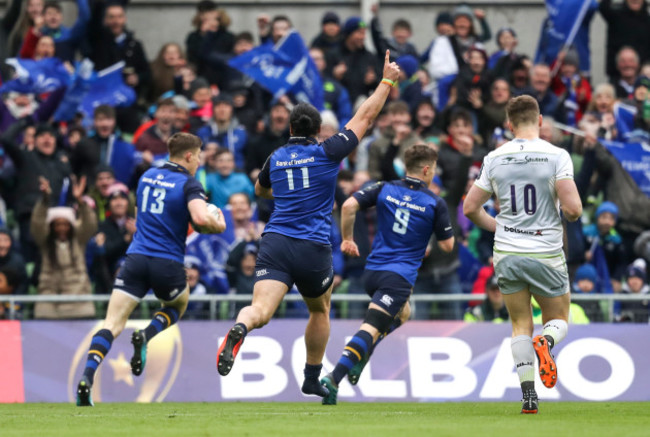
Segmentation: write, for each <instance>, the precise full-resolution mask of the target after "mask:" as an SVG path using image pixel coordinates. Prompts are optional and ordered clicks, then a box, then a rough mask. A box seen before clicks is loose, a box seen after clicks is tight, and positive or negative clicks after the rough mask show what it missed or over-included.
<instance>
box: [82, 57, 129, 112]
mask: <svg viewBox="0 0 650 437" xmlns="http://www.w3.org/2000/svg"><path fill="white" fill-rule="evenodd" d="M123 68H124V62H118V63H117V64H114V65H112V66H110V67H108V68H105V69H103V70H102V71H99V72H97V74H96V75H94V76H93V78H92V79H91V83H90V88H89V89H88V92H87V93H86V95H85V96H84V98H83V100H82V102H81V106H80V108H79V111H80V112H81V113H82V114H83V115H84V118H85V119H86V120H92V118H93V112H94V111H95V108H96V107H97V106H99V105H110V106H114V107H122V106H131V105H132V104H133V102H135V97H136V96H135V91H134V90H133V88H131V87H130V86H128V85H127V84H125V83H124V80H123V79H122V69H123Z"/></svg>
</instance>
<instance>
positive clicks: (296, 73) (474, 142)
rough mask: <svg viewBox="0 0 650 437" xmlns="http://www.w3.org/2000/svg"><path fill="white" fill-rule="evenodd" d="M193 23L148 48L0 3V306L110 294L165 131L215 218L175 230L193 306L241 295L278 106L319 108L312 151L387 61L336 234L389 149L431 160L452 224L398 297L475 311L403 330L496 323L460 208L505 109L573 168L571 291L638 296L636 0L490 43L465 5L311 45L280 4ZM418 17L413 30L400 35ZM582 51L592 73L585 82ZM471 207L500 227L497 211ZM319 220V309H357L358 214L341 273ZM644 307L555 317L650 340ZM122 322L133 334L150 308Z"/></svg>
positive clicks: (642, 288) (581, 7)
mask: <svg viewBox="0 0 650 437" xmlns="http://www.w3.org/2000/svg"><path fill="white" fill-rule="evenodd" d="M188 4H190V3H188ZM191 5H192V7H195V10H194V16H193V17H190V19H187V20H185V21H182V22H181V19H180V18H177V17H175V16H174V14H167V15H165V16H166V17H168V19H169V20H170V21H169V25H167V24H168V23H166V22H164V21H163V22H158V23H155V24H154V23H152V22H151V20H144V19H143V21H144V22H146V26H142V28H143V32H145V33H146V34H147V35H148V36H151V35H156V38H155V39H156V40H161V41H162V40H166V39H168V40H170V41H178V40H183V41H184V42H183V43H176V42H165V43H163V44H161V45H160V46H159V47H156V49H155V50H151V49H149V50H145V48H144V46H143V43H142V41H141V40H140V39H139V38H138V34H137V33H134V32H133V31H132V30H131V29H132V28H138V29H140V27H138V23H137V22H132V21H131V20H130V19H129V7H130V6H129V5H128V1H125V0H123V1H113V0H110V1H104V0H76V2H73V1H66V2H58V1H43V0H28V1H20V0H8V1H7V3H6V8H5V11H4V16H3V18H2V19H0V58H1V59H0V62H2V65H1V68H0V73H1V75H2V86H1V87H0V94H1V95H2V100H1V101H0V184H1V185H0V187H1V188H0V196H1V197H0V294H17V295H22V294H40V295H52V294H66V295H84V294H93V293H94V294H107V293H110V291H111V287H112V281H113V278H114V277H115V274H116V272H117V271H118V269H119V268H120V265H121V262H122V260H123V258H124V255H125V252H126V249H127V247H128V245H129V243H130V241H131V239H132V236H133V234H134V232H135V230H136V229H135V219H134V217H135V208H136V205H135V202H134V190H135V189H136V186H137V181H138V178H139V176H140V175H142V173H143V172H144V171H146V169H147V168H149V167H150V166H152V165H159V164H160V163H161V162H164V160H165V159H166V140H167V139H168V138H169V137H170V136H171V135H172V134H174V133H175V132H179V131H184V132H191V133H194V134H196V135H198V136H199V137H201V139H202V140H203V143H204V148H203V153H202V160H203V166H202V167H201V168H200V169H199V172H198V173H197V176H196V177H197V179H198V180H199V181H200V182H201V183H202V184H203V186H204V187H205V190H206V192H207V193H208V195H209V201H210V202H211V203H214V204H215V205H217V206H219V207H220V208H223V209H224V211H225V215H226V219H227V222H228V230H227V231H226V232H225V233H224V234H220V235H213V236H211V235H201V234H198V233H195V232H192V231H191V230H188V246H187V256H186V260H185V261H186V269H187V275H188V282H189V284H190V287H191V292H192V294H193V295H207V294H243V295H246V294H250V293H252V289H253V284H254V268H255V260H256V254H257V248H258V241H259V239H260V237H261V234H262V231H263V229H264V223H265V221H266V220H268V217H269V215H270V213H271V211H272V209H273V203H272V201H266V200H263V199H256V198H255V195H254V190H253V184H254V182H255V180H256V178H257V174H258V173H259V171H260V169H261V167H262V166H263V164H264V162H265V161H266V159H267V157H268V156H269V155H270V154H271V152H272V151H273V150H274V149H275V148H277V147H280V146H282V145H284V144H286V143H287V140H288V138H289V130H288V122H289V113H290V111H291V108H292V106H293V105H294V104H295V103H297V102H298V101H300V100H308V101H310V102H311V103H312V104H314V105H315V106H317V107H318V108H319V109H320V110H322V118H323V126H322V130H321V133H320V138H319V140H320V141H323V140H325V139H327V138H329V137H330V136H331V135H333V134H335V133H336V132H338V130H339V129H341V128H342V127H343V126H344V125H345V123H346V122H347V121H348V120H349V119H350V118H351V117H352V115H353V114H354V111H355V109H356V108H357V107H358V106H359V104H360V102H362V101H363V100H364V99H365V98H366V97H367V96H368V95H369V93H371V92H372V91H373V90H374V88H375V87H376V86H377V84H378V83H379V81H380V80H381V68H382V62H383V56H384V53H385V51H386V50H387V49H389V50H390V51H391V59H392V60H394V61H395V62H397V63H398V64H399V66H400V68H401V71H402V73H401V77H400V81H399V84H397V85H396V86H395V87H394V88H393V89H392V92H391V96H390V98H389V102H388V103H387V104H386V106H385V108H384V110H383V111H382V113H381V114H380V115H379V117H378V118H377V120H376V122H375V125H374V127H373V128H372V129H371V130H369V132H368V134H367V136H366V137H365V138H363V139H362V140H361V143H360V145H359V147H358V148H357V150H356V151H355V153H353V154H351V155H350V156H349V157H347V158H346V159H345V160H344V161H343V163H342V166H341V170H340V173H339V178H338V186H337V191H336V201H335V204H334V205H333V213H334V216H335V218H337V219H338V210H339V208H340V206H341V205H342V203H343V202H344V201H345V200H346V198H347V197H348V196H350V195H351V194H352V193H353V192H354V191H356V190H359V189H361V188H362V187H363V186H364V185H365V184H367V183H370V182H372V181H377V180H391V179H396V178H400V177H403V176H404V166H403V162H402V156H403V153H404V150H405V149H406V148H408V147H409V146H411V145H413V144H428V145H430V146H431V147H434V148H436V149H437V150H438V152H439V160H438V175H437V176H436V178H435V179H434V180H433V181H432V183H431V188H432V190H434V191H435V192H436V193H437V194H440V195H441V196H442V197H443V198H444V199H445V201H446V202H447V204H448V206H449V208H450V210H451V211H456V212H457V213H455V214H452V218H453V225H454V229H455V231H456V240H457V244H456V247H455V249H454V251H453V252H452V253H450V254H445V253H442V252H440V251H439V250H437V249H436V248H437V245H436V244H434V243H435V242H433V241H432V242H431V246H430V247H431V250H430V251H428V253H427V256H426V257H425V259H424V261H423V265H422V268H421V270H420V273H419V277H418V281H417V283H416V285H415V287H414V293H415V294H417V295H419V294H431V293H438V294H441V293H445V294H446V293H451V294H459V295H460V294H463V293H486V295H487V297H486V299H485V300H479V301H476V302H469V303H464V302H460V301H459V302H446V303H424V302H420V303H417V304H416V305H415V311H414V315H413V316H414V317H415V318H417V319H451V320H462V319H464V320H466V321H494V322H499V321H504V320H507V318H508V314H507V311H506V310H505V307H504V305H503V302H502V300H501V295H500V293H499V292H498V286H497V284H496V282H495V280H494V277H493V274H494V269H493V268H492V255H491V254H492V245H493V240H494V235H493V234H490V233H488V232H485V231H482V230H480V229H477V228H476V227H474V226H473V225H472V223H471V222H469V221H468V220H467V219H466V218H465V217H464V216H463V215H462V203H463V198H464V195H465V194H466V193H467V190H468V189H469V188H470V187H471V185H472V183H473V181H474V179H475V178H476V177H477V176H478V174H479V170H480V167H481V162H482V159H483V157H484V156H485V155H486V154H487V153H489V152H490V151H491V150H494V149H495V148H497V147H499V146H501V145H502V144H504V143H505V142H507V141H508V140H509V139H511V138H512V137H511V133H510V132H509V131H508V129H507V128H506V126H505V105H506V103H507V101H508V99H509V98H510V97H513V96H518V95H522V94H528V95H532V96H534V97H535V98H536V99H537V100H538V102H539V104H540V108H541V111H542V114H543V115H544V125H543V126H542V130H541V137H542V138H543V139H545V140H547V141H549V142H551V143H553V144H555V145H557V146H560V147H563V148H565V149H566V150H567V151H568V152H569V153H570V154H571V156H572V158H573V161H574V167H575V179H576V183H577V185H578V189H579V192H580V194H581V196H582V200H583V204H584V206H585V209H584V211H585V212H584V215H583V217H582V220H581V221H578V222H577V223H566V244H565V248H566V254H567V261H568V266H569V273H570V277H571V281H572V291H573V292H574V293H575V294H589V293H594V294H595V293H621V294H635V295H642V294H648V293H649V292H650V287H649V286H648V280H647V268H646V266H647V263H648V262H649V261H650V146H648V143H649V142H650V95H649V90H650V13H649V12H648V5H647V4H646V1H645V0H625V1H622V2H614V1H611V0H602V1H600V2H598V1H595V0H564V1H558V0H547V1H546V6H547V11H548V13H547V15H548V16H547V17H546V19H545V20H544V21H543V22H534V23H533V22H530V23H524V22H521V21H518V22H517V23H512V26H511V27H500V28H495V26H494V25H493V24H491V21H492V20H491V18H492V17H491V16H490V14H489V13H487V12H486V11H485V10H482V9H476V8H473V7H470V6H469V5H466V4H459V5H457V6H454V7H452V8H449V9H448V10H441V9H440V8H439V7H438V8H437V9H436V11H435V12H434V11H433V10H429V8H428V7H427V5H426V4H424V3H423V4H422V7H421V10H420V11H419V13H418V16H417V17H413V16H409V15H404V16H403V17H401V18H400V17H399V11H397V12H396V11H395V9H394V8H393V9H392V13H391V17H392V18H391V19H389V20H386V19H385V16H386V14H384V13H382V10H381V9H380V7H379V5H378V4H373V5H372V6H371V8H370V12H369V14H370V15H369V19H368V20H363V19H362V18H361V17H360V16H358V15H355V14H342V13H340V12H338V11H337V9H336V8H334V7H332V8H331V10H329V11H327V12H325V13H323V14H322V16H321V17H320V20H319V23H320V28H319V29H313V32H312V33H311V34H309V35H303V34H301V33H300V32H298V31H297V29H296V27H300V26H297V23H293V22H292V19H291V18H290V16H291V15H292V14H291V13H290V12H293V11H286V10H283V9H282V8H279V9H278V11H277V12H278V13H277V15H272V14H266V13H261V14H257V13H256V16H255V25H254V26H250V28H248V29H245V30H243V31H242V30H241V29H242V28H243V27H244V26H243V25H242V23H243V22H250V20H249V19H248V18H249V16H250V14H251V11H247V12H246V13H245V14H244V13H239V12H241V9H240V8H234V7H233V8H232V10H230V9H229V8H228V7H227V4H226V6H222V5H221V4H220V3H219V2H217V3H215V2H213V1H211V0H203V1H201V2H198V3H191ZM254 6H255V5H253V4H252V3H251V6H250V8H252V9H254ZM321 6H322V5H321ZM306 7H308V6H306ZM169 8H170V9H173V8H174V6H170V7H169ZM344 9H345V8H344ZM319 10H322V7H321V8H320V9H319ZM302 12H304V11H302ZM285 13H286V15H285ZM244 15H245V16H246V20H244ZM156 16H157V15H156ZM424 16H426V17H427V18H426V21H427V22H428V23H429V24H428V25H426V26H421V25H420V24H419V25H418V26H417V27H415V26H414V24H413V23H414V22H417V23H422V20H423V17H424ZM518 16H519V19H520V20H521V15H518ZM595 17H600V18H602V19H603V20H604V21H605V29H606V35H605V46H604V47H603V46H602V45H597V46H594V45H593V44H591V43H590V38H589V36H590V24H591V22H592V20H593V19H594V18H595ZM600 18H599V19H600ZM499 21H501V22H502V21H503V20H502V16H500V17H499ZM294 25H296V27H294ZM132 26H133V27H132ZM530 26H535V28H536V32H537V29H539V39H538V41H537V44H536V45H535V46H530V47H523V46H521V45H520V44H519V40H518V31H517V30H516V29H521V28H526V27H530ZM178 28H184V29H186V31H185V36H184V37H182V36H179V35H175V34H174V35H170V30H171V29H173V30H175V29H178ZM235 28H236V29H240V30H238V31H231V30H230V29H235ZM527 34H530V30H527ZM150 39H151V38H150ZM416 39H417V41H420V42H421V41H426V44H421V43H415V41H416ZM529 45H530V44H529ZM592 54H595V55H594V56H593V58H594V59H603V60H604V62H603V63H598V64H596V63H595V62H593V61H592ZM594 78H598V80H595V79H594ZM271 79H273V80H271ZM485 208H486V210H487V211H488V212H489V213H490V214H492V215H496V214H498V212H499V204H498V201H497V200H496V199H493V200H491V201H490V202H488V204H486V205H485ZM336 223H338V222H337V220H335V224H334V225H333V227H332V235H331V241H332V245H333V248H334V266H335V273H336V277H335V293H348V294H363V293H365V292H364V289H363V284H362V282H361V274H362V272H363V267H364V263H365V257H366V256H367V255H368V253H369V251H370V248H371V245H372V240H373V237H374V232H375V218H374V216H373V213H372V211H370V212H360V213H359V217H357V220H356V222H355V240H356V241H357V244H358V245H359V248H360V252H361V257H360V258H347V257H345V256H343V255H342V254H341V253H340V250H338V249H339V245H340V238H341V237H340V232H339V228H338V224H336ZM649 300H650V294H648V300H637V301H623V302H617V303H615V304H614V305H613V306H612V305H609V304H608V303H607V302H605V301H599V300H598V299H594V300H591V301H584V300H578V301H576V302H575V303H574V304H572V309H571V319H572V321H573V322H574V323H589V322H606V321H616V322H637V323H648V319H649V308H650V306H649ZM241 306H243V304H240V303H237V304H234V303H221V304H220V305H219V307H218V311H217V314H216V315H217V317H219V318H229V317H232V316H233V315H234V314H236V311H237V310H238V309H239V308H240V307H241ZM364 308H365V304H363V303H361V302H357V303H355V302H350V303H341V304H336V305H335V306H334V308H333V316H335V317H341V318H361V317H363V312H364ZM535 310H536V311H537V312H539V311H538V309H535ZM103 311H105V308H104V306H103V304H94V303H90V302H78V303H52V302H39V303H36V304H34V305H20V304H15V307H14V308H10V307H9V304H3V305H0V318H2V317H4V318H6V317H8V316H9V314H10V313H13V314H15V315H16V316H17V317H21V318H37V319H69V318H77V319H78V318H95V317H100V316H101V315H102V312H103ZM140 311H141V312H142V315H143V316H147V315H148V311H149V309H148V308H147V306H146V305H143V306H142V308H141V309H140ZM306 314H307V312H306V308H305V307H304V305H303V304H298V303H293V302H288V303H286V304H284V305H283V307H282V308H281V310H280V312H279V314H278V316H281V317H304V316H306ZM208 316H209V311H208V305H207V304H206V303H202V302H192V303H191V304H190V307H189V309H188V314H187V316H186V317H188V318H194V319H201V318H207V317H208Z"/></svg>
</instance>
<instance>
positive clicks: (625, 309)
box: [616, 259, 650, 324]
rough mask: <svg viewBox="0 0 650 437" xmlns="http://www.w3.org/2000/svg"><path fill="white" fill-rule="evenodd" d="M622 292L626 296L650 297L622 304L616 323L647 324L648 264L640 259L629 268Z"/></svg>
mask: <svg viewBox="0 0 650 437" xmlns="http://www.w3.org/2000/svg"><path fill="white" fill-rule="evenodd" d="M622 291H623V293H625V294H636V295H641V294H643V295H648V299H647V300H641V301H634V300H633V301H623V302H621V310H620V313H619V314H618V315H617V316H616V321H617V322H633V323H646V324H647V323H648V319H649V316H650V286H649V285H648V284H647V274H646V263H645V261H644V260H643V259H638V260H636V261H634V263H632V264H630V265H629V266H628V268H627V270H626V272H625V284H624V285H623V290H622Z"/></svg>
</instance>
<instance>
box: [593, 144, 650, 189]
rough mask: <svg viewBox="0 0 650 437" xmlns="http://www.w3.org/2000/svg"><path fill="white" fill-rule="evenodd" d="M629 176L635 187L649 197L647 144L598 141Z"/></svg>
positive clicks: (649, 180)
mask: <svg viewBox="0 0 650 437" xmlns="http://www.w3.org/2000/svg"><path fill="white" fill-rule="evenodd" d="M600 143H601V144H602V145H603V146H605V148H607V150H609V152H610V153H611V154H612V155H614V157H615V158H616V159H617V160H618V162H620V163H621V166H622V167H623V168H624V169H625V170H626V171H627V172H628V173H629V174H630V176H631V177H632V179H634V182H636V184H637V186H638V187H639V188H640V189H641V191H643V192H644V193H645V195H646V196H648V197H650V146H649V145H648V144H647V143H621V142H617V141H606V140H602V139H601V140H600Z"/></svg>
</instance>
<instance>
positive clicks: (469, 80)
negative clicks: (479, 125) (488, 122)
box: [450, 45, 491, 113]
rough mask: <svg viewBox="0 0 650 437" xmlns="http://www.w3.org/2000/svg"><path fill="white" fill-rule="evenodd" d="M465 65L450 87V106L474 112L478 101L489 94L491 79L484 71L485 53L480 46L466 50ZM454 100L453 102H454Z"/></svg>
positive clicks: (484, 98) (485, 70)
mask: <svg viewBox="0 0 650 437" xmlns="http://www.w3.org/2000/svg"><path fill="white" fill-rule="evenodd" d="M466 57H467V63H466V64H465V65H463V66H462V67H461V68H460V72H459V73H458V77H456V81H455V82H454V85H453V87H452V96H453V95H455V99H454V98H453V97H452V99H450V104H454V103H455V104H457V105H458V106H461V107H463V108H465V109H468V110H470V111H474V109H476V106H475V105H476V104H477V103H478V100H481V102H484V101H485V100H486V99H487V97H488V95H489V93H490V83H491V78H490V77H489V75H488V71H487V69H486V64H487V53H486V52H485V49H484V48H483V46H482V45H474V46H472V47H470V48H469V49H467V52H466ZM454 100H455V101H454ZM473 113H474V112H473Z"/></svg>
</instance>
